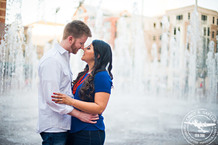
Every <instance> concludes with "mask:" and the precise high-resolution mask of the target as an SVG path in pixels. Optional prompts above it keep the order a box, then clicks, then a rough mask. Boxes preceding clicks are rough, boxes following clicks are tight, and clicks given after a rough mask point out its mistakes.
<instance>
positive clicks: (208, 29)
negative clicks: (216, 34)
mask: <svg viewBox="0 0 218 145" xmlns="http://www.w3.org/2000/svg"><path fill="white" fill-rule="evenodd" d="M207 36H210V27H208V28H207Z"/></svg>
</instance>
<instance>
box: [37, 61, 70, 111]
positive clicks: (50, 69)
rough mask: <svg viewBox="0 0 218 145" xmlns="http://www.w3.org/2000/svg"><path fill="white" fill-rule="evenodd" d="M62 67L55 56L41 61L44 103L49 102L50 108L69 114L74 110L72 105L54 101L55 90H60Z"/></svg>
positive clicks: (41, 83)
mask: <svg viewBox="0 0 218 145" xmlns="http://www.w3.org/2000/svg"><path fill="white" fill-rule="evenodd" d="M61 72H62V67H61V65H60V64H59V63H58V62H57V60H56V59H55V58H48V59H46V60H45V61H44V62H42V63H41V65H40V67H39V76H40V84H39V85H41V87H40V88H41V89H42V90H41V92H42V93H43V100H44V101H45V102H44V103H47V105H48V106H49V108H50V109H52V110H53V111H55V112H57V113H60V114H67V113H70V112H71V111H72V110H73V107H72V106H69V105H65V104H57V103H55V102H53V101H52V97H51V96H52V95H53V93H54V92H60V83H61ZM60 93H64V92H60Z"/></svg>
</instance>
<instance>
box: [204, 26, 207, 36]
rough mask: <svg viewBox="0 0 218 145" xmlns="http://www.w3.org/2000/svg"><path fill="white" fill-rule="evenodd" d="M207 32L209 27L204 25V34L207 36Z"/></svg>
mask: <svg viewBox="0 0 218 145" xmlns="http://www.w3.org/2000/svg"><path fill="white" fill-rule="evenodd" d="M206 32H207V28H206V27H204V36H206V35H207V34H206Z"/></svg>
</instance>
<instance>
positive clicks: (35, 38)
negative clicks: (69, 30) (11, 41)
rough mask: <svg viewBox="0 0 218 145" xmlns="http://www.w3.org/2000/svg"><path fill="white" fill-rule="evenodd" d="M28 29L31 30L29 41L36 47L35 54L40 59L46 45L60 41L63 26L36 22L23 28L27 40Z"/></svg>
mask: <svg viewBox="0 0 218 145" xmlns="http://www.w3.org/2000/svg"><path fill="white" fill-rule="evenodd" d="M28 29H31V39H32V43H33V45H35V46H36V47H37V54H38V57H39V58H40V57H41V56H42V55H43V53H44V51H45V47H46V44H48V43H49V44H51V43H52V42H53V40H57V41H60V40H61V39H62V35H63V30H64V24H57V23H54V22H45V21H38V22H34V23H32V24H29V25H27V26H25V27H24V33H25V36H26V38H27V39H29V38H28V36H27V34H28V32H27V31H28Z"/></svg>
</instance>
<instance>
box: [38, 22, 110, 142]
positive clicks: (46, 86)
mask: <svg viewBox="0 0 218 145" xmlns="http://www.w3.org/2000/svg"><path fill="white" fill-rule="evenodd" d="M91 36H92V34H91V31H90V29H89V27H88V26H87V25H86V24H85V23H84V22H82V21H80V20H74V21H72V22H70V23H68V24H67V25H66V26H65V28H64V32H63V38H62V41H61V42H60V43H59V44H56V45H54V47H53V48H52V49H50V50H49V51H48V52H47V53H46V54H45V55H44V56H43V57H42V58H41V60H40V63H39V69H38V74H39V92H38V109H39V116H38V133H40V135H41V137H42V140H43V141H42V144H43V145H65V144H66V145H103V144H104V140H105V126H104V122H103V119H104V118H103V116H102V112H103V111H104V110H105V108H106V106H107V103H108V100H109V97H110V93H111V87H112V79H113V75H112V73H111V69H112V51H111V47H110V45H109V44H107V43H106V42H104V41H102V40H93V41H92V43H91V44H90V45H89V46H87V47H84V44H85V42H86V40H87V39H88V37H91ZM79 49H83V51H84V54H83V56H82V58H81V59H82V61H85V62H86V63H87V65H86V66H85V68H84V70H83V71H81V72H80V73H79V74H78V76H77V78H76V79H75V80H74V81H72V72H71V69H70V53H73V54H76V53H77V51H78V50H79Z"/></svg>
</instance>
